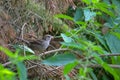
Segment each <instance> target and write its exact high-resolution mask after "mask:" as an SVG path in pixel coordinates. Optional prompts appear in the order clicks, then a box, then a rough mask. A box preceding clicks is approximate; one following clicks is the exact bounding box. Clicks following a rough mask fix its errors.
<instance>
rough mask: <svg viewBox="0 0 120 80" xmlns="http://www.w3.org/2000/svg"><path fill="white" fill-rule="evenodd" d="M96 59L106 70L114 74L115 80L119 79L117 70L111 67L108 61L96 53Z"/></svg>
mask: <svg viewBox="0 0 120 80" xmlns="http://www.w3.org/2000/svg"><path fill="white" fill-rule="evenodd" d="M94 57H95V60H96V61H97V62H98V63H99V64H100V65H101V66H102V67H103V68H104V69H105V70H106V71H108V72H109V73H110V74H112V75H113V77H114V80H119V79H120V77H119V76H118V75H117V73H116V71H115V70H114V69H113V68H111V67H110V66H109V65H108V64H107V63H105V62H104V61H103V60H102V59H101V58H100V57H99V56H97V55H94Z"/></svg>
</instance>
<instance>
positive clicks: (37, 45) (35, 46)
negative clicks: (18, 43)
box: [27, 35, 53, 52]
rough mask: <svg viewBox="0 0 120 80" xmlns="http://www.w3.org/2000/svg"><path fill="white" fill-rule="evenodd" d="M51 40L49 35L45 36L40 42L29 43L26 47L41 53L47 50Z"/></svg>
mask: <svg viewBox="0 0 120 80" xmlns="http://www.w3.org/2000/svg"><path fill="white" fill-rule="evenodd" d="M52 38H53V36H51V35H45V36H44V37H43V39H42V40H34V41H30V42H29V43H27V44H28V47H30V48H31V49H32V50H37V51H40V52H42V51H44V50H46V49H47V48H48V46H49V44H50V41H51V39H52Z"/></svg>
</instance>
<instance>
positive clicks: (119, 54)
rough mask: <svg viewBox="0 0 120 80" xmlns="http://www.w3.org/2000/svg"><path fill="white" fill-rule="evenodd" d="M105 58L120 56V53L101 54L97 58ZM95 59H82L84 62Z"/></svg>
mask: <svg viewBox="0 0 120 80" xmlns="http://www.w3.org/2000/svg"><path fill="white" fill-rule="evenodd" d="M105 56H107V57H108V56H109V57H110V56H120V53H112V54H111V53H110V54H102V55H99V57H105ZM94 58H95V57H94V56H92V57H90V58H88V59H86V58H84V59H83V61H85V60H91V59H94Z"/></svg>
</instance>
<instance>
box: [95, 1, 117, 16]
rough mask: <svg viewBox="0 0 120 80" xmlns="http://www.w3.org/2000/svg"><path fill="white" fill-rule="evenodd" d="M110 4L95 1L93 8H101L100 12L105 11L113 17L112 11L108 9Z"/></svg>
mask: <svg viewBox="0 0 120 80" xmlns="http://www.w3.org/2000/svg"><path fill="white" fill-rule="evenodd" d="M110 7H111V6H110V5H108V4H106V3H102V2H100V3H97V4H95V5H94V8H96V9H99V10H101V11H102V12H104V13H106V14H107V15H110V16H112V17H115V15H114V14H113V12H112V11H110V10H109V8H110Z"/></svg>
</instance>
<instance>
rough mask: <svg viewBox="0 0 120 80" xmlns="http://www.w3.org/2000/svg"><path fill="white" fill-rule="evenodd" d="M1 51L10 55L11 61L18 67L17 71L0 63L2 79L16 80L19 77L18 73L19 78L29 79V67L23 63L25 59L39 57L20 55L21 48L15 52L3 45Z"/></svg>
mask: <svg viewBox="0 0 120 80" xmlns="http://www.w3.org/2000/svg"><path fill="white" fill-rule="evenodd" d="M0 51H3V52H4V53H6V55H7V56H9V58H10V61H11V63H13V64H14V65H16V68H17V72H16V73H15V72H13V71H11V70H9V69H7V68H4V67H3V66H2V65H0V70H1V73H0V76H1V77H0V78H1V79H0V80H6V79H9V80H16V79H17V77H16V75H18V78H19V79H20V80H27V69H26V67H25V65H24V64H23V61H24V60H30V59H37V58H36V57H35V56H33V55H32V56H24V57H23V56H20V55H19V50H17V51H16V52H15V53H13V52H11V51H9V50H8V49H6V48H4V47H1V46H0ZM11 68H12V67H11ZM4 75H5V76H4Z"/></svg>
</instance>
